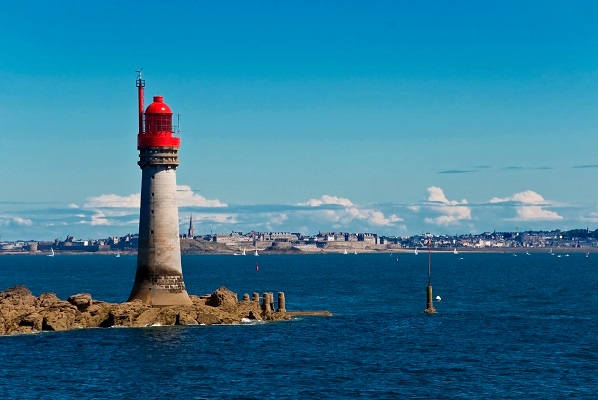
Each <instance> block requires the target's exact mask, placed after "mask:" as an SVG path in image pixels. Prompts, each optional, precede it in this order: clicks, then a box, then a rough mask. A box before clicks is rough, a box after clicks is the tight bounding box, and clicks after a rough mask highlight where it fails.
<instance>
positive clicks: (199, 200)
mask: <svg viewBox="0 0 598 400" xmlns="http://www.w3.org/2000/svg"><path fill="white" fill-rule="evenodd" d="M176 192H177V193H176V197H177V203H178V205H179V207H191V206H195V207H227V204H225V203H221V202H220V200H218V199H214V200H208V199H206V198H205V197H203V196H202V195H199V194H197V193H194V192H193V190H191V187H190V186H187V185H177V187H176Z"/></svg>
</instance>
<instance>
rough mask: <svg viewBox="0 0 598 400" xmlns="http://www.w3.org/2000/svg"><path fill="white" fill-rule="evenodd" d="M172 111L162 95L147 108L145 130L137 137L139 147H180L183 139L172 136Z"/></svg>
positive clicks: (155, 98)
mask: <svg viewBox="0 0 598 400" xmlns="http://www.w3.org/2000/svg"><path fill="white" fill-rule="evenodd" d="M172 134H173V131H172V111H171V110H170V107H168V105H167V104H166V103H164V98H163V97H162V96H154V102H153V103H152V104H150V105H149V106H147V108H146V110H145V130H144V132H140V133H139V135H138V138H137V147H139V148H142V147H179V146H180V144H181V139H180V138H178V137H173V136H172Z"/></svg>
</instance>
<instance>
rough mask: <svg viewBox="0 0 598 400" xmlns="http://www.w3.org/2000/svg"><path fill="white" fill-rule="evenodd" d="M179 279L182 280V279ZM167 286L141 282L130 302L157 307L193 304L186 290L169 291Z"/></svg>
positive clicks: (135, 288)
mask: <svg viewBox="0 0 598 400" xmlns="http://www.w3.org/2000/svg"><path fill="white" fill-rule="evenodd" d="M160 278H161V279H164V278H165V277H163V276H162V277H160ZM166 278H168V277H166ZM173 278H175V277H173ZM178 278H179V279H181V280H182V278H181V277H178ZM173 280H175V279H173ZM165 286H167V285H159V284H152V283H150V282H147V283H145V282H141V283H140V284H139V285H135V286H133V290H132V292H131V296H130V297H129V300H128V301H133V300H141V301H142V302H143V303H145V304H149V305H151V306H156V307H165V306H176V305H181V306H190V305H192V304H193V303H192V302H191V299H190V298H189V294H188V293H187V291H186V290H180V289H168V288H166V287H165Z"/></svg>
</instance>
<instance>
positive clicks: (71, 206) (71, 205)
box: [69, 203, 79, 208]
mask: <svg viewBox="0 0 598 400" xmlns="http://www.w3.org/2000/svg"><path fill="white" fill-rule="evenodd" d="M69 208H79V206H78V205H76V204H75V203H71V204H69Z"/></svg>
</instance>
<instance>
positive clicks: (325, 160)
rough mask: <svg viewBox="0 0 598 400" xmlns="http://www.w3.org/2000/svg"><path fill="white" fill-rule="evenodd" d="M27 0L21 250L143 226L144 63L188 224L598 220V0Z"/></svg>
mask: <svg viewBox="0 0 598 400" xmlns="http://www.w3.org/2000/svg"><path fill="white" fill-rule="evenodd" d="M12 3H13V4H8V5H4V6H3V12H2V15H1V16H0V21H1V23H2V30H1V32H0V39H1V40H0V88H2V89H1V91H0V119H1V120H2V124H3V126H2V147H1V148H2V150H3V151H2V157H0V169H1V171H2V172H1V174H2V175H1V176H2V180H1V185H0V236H1V239H2V240H16V239H53V238H64V237H66V236H67V235H73V236H75V237H77V238H95V237H107V236H119V235H124V234H126V233H134V232H136V231H137V221H138V201H139V200H138V196H139V190H140V182H141V171H140V170H139V168H138V167H137V165H136V162H137V159H138V153H137V150H136V134H137V117H136V107H137V103H136V88H135V78H136V75H135V72H134V71H135V70H136V69H139V68H140V67H143V68H144V78H145V79H146V100H148V99H150V98H151V96H153V95H156V94H160V95H163V96H164V99H165V102H166V103H168V105H169V106H170V107H171V108H172V109H173V112H174V113H175V114H176V113H179V114H180V115H181V130H182V133H181V140H182V141H181V151H180V161H181V165H180V167H179V169H178V170H177V181H178V184H179V185H180V187H179V192H178V193H179V197H180V203H179V205H180V219H181V230H184V228H185V227H186V225H187V222H188V219H189V216H190V215H191V213H192V214H193V218H194V220H195V225H196V232H198V233H203V232H230V231H243V232H246V231H249V230H252V229H255V230H264V231H292V232H302V233H304V234H310V233H317V232H318V231H320V230H322V231H332V230H334V231H352V232H375V233H380V234H385V235H410V234H417V233H420V232H422V231H425V232H432V233H437V234H442V233H447V234H461V233H469V232H472V233H477V232H483V231H492V230H498V231H500V230H506V231H514V230H528V229H555V228H559V229H573V228H585V227H590V229H596V228H598V226H597V222H598V185H596V184H595V182H596V177H597V174H598V156H597V153H596V149H597V148H598V136H597V135H596V127H598V113H597V112H596V104H598V79H597V78H598V73H597V66H598V50H597V49H598V31H597V30H596V26H598V3H596V2H593V1H577V2H566V1H549V0H547V1H486V2H479V1H450V2H449V1H388V2H385V1H370V2H358V1H328V2H326V1H288V2H277V1H238V2H227V1H222V2H215V1H196V2H188V1H178V2H177V1H173V2H163V1H162V2H157V1H143V2H141V1H127V2H116V1H104V2H75V1H72V2H71V1H58V2H41V1H40V2H36V1H23V2H12ZM147 104H148V102H147V101H146V105H147Z"/></svg>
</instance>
